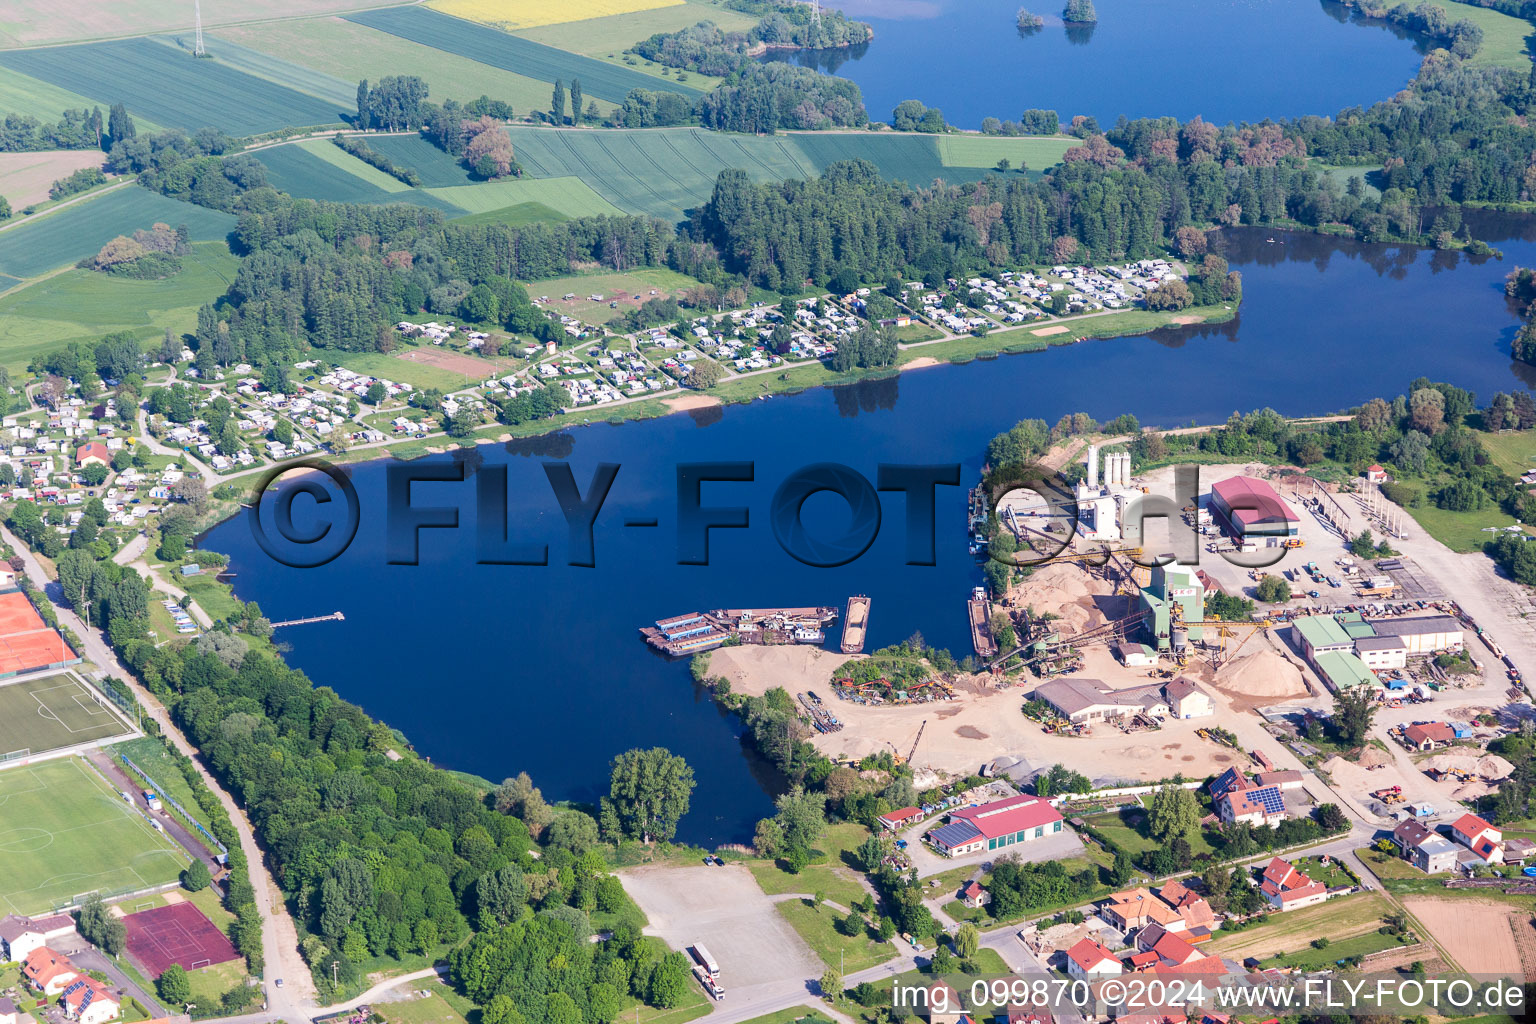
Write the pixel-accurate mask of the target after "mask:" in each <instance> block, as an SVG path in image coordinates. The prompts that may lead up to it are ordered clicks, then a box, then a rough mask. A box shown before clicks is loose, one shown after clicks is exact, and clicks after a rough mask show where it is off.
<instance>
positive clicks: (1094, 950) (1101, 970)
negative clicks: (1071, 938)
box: [1067, 939, 1125, 979]
mask: <svg viewBox="0 0 1536 1024" xmlns="http://www.w3.org/2000/svg"><path fill="white" fill-rule="evenodd" d="M1124 970H1125V966H1124V965H1123V964H1122V963H1121V962H1120V958H1119V957H1117V956H1115V954H1113V953H1111V952H1110V951H1109V950H1107V949H1105V948H1104V947H1103V946H1102V945H1100V944H1099V943H1097V942H1095V941H1094V940H1093V939H1081V940H1079V941H1078V943H1077V945H1075V946H1073V947H1072V948H1071V949H1069V950H1067V973H1068V974H1070V975H1071V976H1072V977H1074V978H1089V979H1092V978H1110V977H1114V976H1115V975H1117V974H1120V973H1121V972H1122V971H1124Z"/></svg>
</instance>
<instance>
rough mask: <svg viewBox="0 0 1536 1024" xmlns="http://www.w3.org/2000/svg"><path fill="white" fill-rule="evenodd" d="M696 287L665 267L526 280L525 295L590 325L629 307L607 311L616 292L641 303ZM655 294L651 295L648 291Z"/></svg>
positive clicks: (622, 311) (621, 305) (694, 282)
mask: <svg viewBox="0 0 1536 1024" xmlns="http://www.w3.org/2000/svg"><path fill="white" fill-rule="evenodd" d="M696 284H698V282H697V281H695V280H694V279H693V278H691V277H689V276H687V275H686V274H679V273H677V271H675V270H668V269H667V268H665V267H648V268H645V269H643V270H634V271H631V272H629V273H627V274H577V275H574V276H571V277H551V278H547V279H545V280H542V281H529V282H528V292H529V294H530V295H534V296H540V295H548V296H549V300H550V301H549V304H548V305H549V308H550V309H553V310H554V311H556V312H559V313H564V314H566V315H567V316H574V317H577V318H578V319H580V320H584V321H586V322H587V323H590V324H605V323H607V322H608V321H610V320H612V319H614V318H615V317H617V316H619V315H620V314H622V313H624V312H625V311H626V310H627V309H628V308H630V307H629V306H627V305H625V304H624V303H622V302H621V303H620V304H619V308H618V309H610V308H608V303H610V302H612V301H613V300H614V299H615V298H616V297H617V296H618V293H619V292H624V293H625V294H626V295H629V296H633V297H635V298H638V299H639V300H640V301H642V302H644V301H646V300H648V299H664V298H667V297H668V296H669V295H672V294H674V293H677V292H681V291H683V290H685V289H688V288H692V287H693V286H694V285H696ZM652 291H655V292H656V294H655V295H652V294H651V292H652ZM567 294H574V295H575V296H576V297H575V298H574V299H571V300H570V301H565V300H562V299H561V296H562V295H567ZM589 295H601V296H603V299H602V301H601V302H599V301H595V300H592V299H589V298H587V296H589Z"/></svg>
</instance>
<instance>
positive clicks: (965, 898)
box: [960, 878, 992, 907]
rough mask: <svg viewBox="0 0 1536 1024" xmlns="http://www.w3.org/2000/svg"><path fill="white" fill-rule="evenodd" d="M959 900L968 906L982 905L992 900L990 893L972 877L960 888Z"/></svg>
mask: <svg viewBox="0 0 1536 1024" xmlns="http://www.w3.org/2000/svg"><path fill="white" fill-rule="evenodd" d="M960 902H961V903H964V904H965V905H966V906H968V907H984V906H986V905H987V904H988V903H991V902H992V894H991V893H989V892H987V890H985V889H983V888H982V887H981V883H980V882H978V881H976V880H975V879H974V878H973V879H971V880H970V881H969V882H966V883H965V885H964V886H962V887H961V889H960Z"/></svg>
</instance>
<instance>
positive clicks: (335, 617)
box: [272, 612, 347, 629]
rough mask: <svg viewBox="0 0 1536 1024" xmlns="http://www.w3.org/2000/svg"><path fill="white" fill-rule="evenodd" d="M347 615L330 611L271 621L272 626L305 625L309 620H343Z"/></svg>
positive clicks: (274, 627)
mask: <svg viewBox="0 0 1536 1024" xmlns="http://www.w3.org/2000/svg"><path fill="white" fill-rule="evenodd" d="M346 620H347V617H346V616H345V615H343V614H341V612H331V614H329V615H311V616H310V617H309V618H307V619H286V620H284V621H282V622H274V623H272V628H273V629H277V628H278V627H279V626H307V625H308V624H309V623H311V622H345V621H346Z"/></svg>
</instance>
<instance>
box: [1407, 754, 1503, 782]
mask: <svg viewBox="0 0 1536 1024" xmlns="http://www.w3.org/2000/svg"><path fill="white" fill-rule="evenodd" d="M1419 767H1420V768H1422V769H1425V770H1433V771H1437V772H1444V771H1450V770H1451V769H1453V768H1456V769H1460V770H1461V771H1464V772H1471V773H1472V774H1473V775H1477V776H1479V777H1481V778H1484V779H1502V778H1505V777H1507V776H1508V775H1509V773H1510V772H1512V771H1514V770H1515V766H1514V765H1512V764H1510V763H1509V762H1508V761H1506V760H1504V759H1503V758H1502V757H1500V756H1498V755H1497V754H1486V755H1484V756H1482V757H1476V756H1474V755H1472V754H1436V755H1435V756H1434V757H1431V758H1427V759H1425V760H1424V761H1423V762H1421V763H1420V765H1419Z"/></svg>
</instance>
